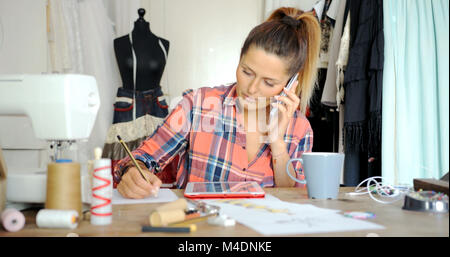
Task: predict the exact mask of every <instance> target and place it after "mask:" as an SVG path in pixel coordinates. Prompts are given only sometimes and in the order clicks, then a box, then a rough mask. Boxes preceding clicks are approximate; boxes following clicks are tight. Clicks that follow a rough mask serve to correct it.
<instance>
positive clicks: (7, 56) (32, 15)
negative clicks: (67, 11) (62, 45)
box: [0, 0, 47, 74]
mask: <svg viewBox="0 0 450 257" xmlns="http://www.w3.org/2000/svg"><path fill="white" fill-rule="evenodd" d="M45 6H46V0H14V1H11V0H0V74H5V73H41V72H46V71H47V31H46V28H47V27H46V24H47V21H46V13H45V12H46V9H45Z"/></svg>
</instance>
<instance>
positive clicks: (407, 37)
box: [382, 0, 449, 185]
mask: <svg viewBox="0 0 450 257" xmlns="http://www.w3.org/2000/svg"><path fill="white" fill-rule="evenodd" d="M383 9H384V22H385V23H384V24H385V27H384V30H385V37H386V38H385V39H386V47H385V63H384V65H385V69H384V70H385V71H384V77H383V139H382V140H383V142H382V150H383V151H382V152H383V164H382V167H383V177H384V178H386V182H387V183H389V184H392V185H399V184H403V185H412V184H413V179H414V178H434V179H440V178H441V177H442V176H443V175H444V174H446V173H447V172H448V171H449V72H448V70H449V1H448V0H433V1H423V0H385V1H384V6H383ZM383 181H384V180H383Z"/></svg>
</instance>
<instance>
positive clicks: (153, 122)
mask: <svg viewBox="0 0 450 257" xmlns="http://www.w3.org/2000/svg"><path fill="white" fill-rule="evenodd" d="M138 14H139V18H138V19H137V20H136V21H135V22H134V28H133V30H132V31H131V33H130V34H127V35H125V36H122V37H119V38H116V39H114V52H115V54H116V60H117V64H118V67H119V71H120V76H121V77H122V83H123V85H122V87H119V88H118V91H117V94H116V101H115V103H114V117H113V124H112V126H111V127H110V128H109V130H108V133H107V137H106V141H105V145H104V147H103V155H102V157H103V158H109V159H111V160H112V165H115V163H116V162H117V161H119V160H120V159H122V158H124V157H126V156H127V154H126V152H125V150H124V149H123V148H122V146H121V145H120V143H119V142H118V141H117V138H116V137H117V135H120V136H121V137H122V138H123V139H124V141H125V142H126V144H127V145H128V148H129V149H135V148H136V147H138V146H139V145H140V143H141V142H142V141H144V140H145V139H146V138H147V137H148V136H149V135H150V134H152V133H153V132H154V130H155V129H156V128H157V127H158V126H159V125H160V124H161V123H162V122H163V121H164V118H165V117H166V116H167V115H168V106H167V103H166V101H165V100H164V99H160V97H162V96H163V92H162V89H161V86H160V82H161V78H162V75H163V72H164V68H165V65H166V60H167V57H168V51H169V41H167V40H166V39H162V38H160V37H158V36H156V35H155V34H153V33H152V32H151V31H150V24H149V22H147V21H145V20H144V15H145V10H144V9H142V8H140V9H139V10H138ZM130 37H131V38H130ZM132 47H133V48H132ZM132 49H133V50H134V54H133V51H132ZM134 56H135V58H134ZM134 72H136V73H134ZM134 76H136V77H134ZM174 165H176V164H174ZM169 166H170V167H169ZM168 167H169V168H170V173H169V172H161V174H160V175H159V176H160V178H161V180H162V181H164V182H165V183H171V182H172V181H175V174H176V167H175V168H174V167H172V165H168ZM115 186H116V185H114V187H115Z"/></svg>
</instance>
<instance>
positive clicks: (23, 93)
mask: <svg viewBox="0 0 450 257" xmlns="http://www.w3.org/2000/svg"><path fill="white" fill-rule="evenodd" d="M99 107H100V98H99V94H98V89H97V83H96V80H95V78H94V77H92V76H87V75H79V74H44V75H27V74H24V75H0V116H2V115H3V116H28V117H29V119H30V120H31V126H32V128H33V131H34V133H35V137H36V138H38V139H42V140H46V141H47V142H48V143H49V144H50V147H51V149H52V150H53V153H50V154H49V157H50V160H55V159H57V158H58V151H59V150H60V149H59V148H60V147H61V146H62V145H66V144H73V143H75V142H76V141H78V140H82V139H87V138H88V137H89V135H90V133H91V131H92V128H93V126H94V123H95V119H96V116H97V112H98V109H99ZM13 135H14V133H13ZM22 136H29V135H20V134H19V135H14V137H22ZM0 143H1V142H0ZM0 147H1V145H0ZM49 152H51V151H49ZM19 158H27V156H20V157H19ZM16 159H17V158H16ZM7 166H11V167H8V175H7V183H6V200H7V201H10V202H25V203H44V202H45V198H46V184H47V178H46V165H45V168H44V169H42V167H41V168H40V169H39V168H34V169H22V170H20V169H17V170H15V169H14V165H8V161H7ZM86 181H89V180H88V179H86V177H84V178H83V177H82V187H87V186H89V185H87V184H86V183H85V182H86ZM83 190H84V189H83V188H82V191H83Z"/></svg>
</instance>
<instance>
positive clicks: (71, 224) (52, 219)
mask: <svg viewBox="0 0 450 257" xmlns="http://www.w3.org/2000/svg"><path fill="white" fill-rule="evenodd" d="M78 217H79V216H78V212H77V211H75V210H50V209H42V210H40V211H39V212H38V214H37V215H36V224H37V226H38V227H40V228H69V229H74V228H76V227H77V226H78Z"/></svg>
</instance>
